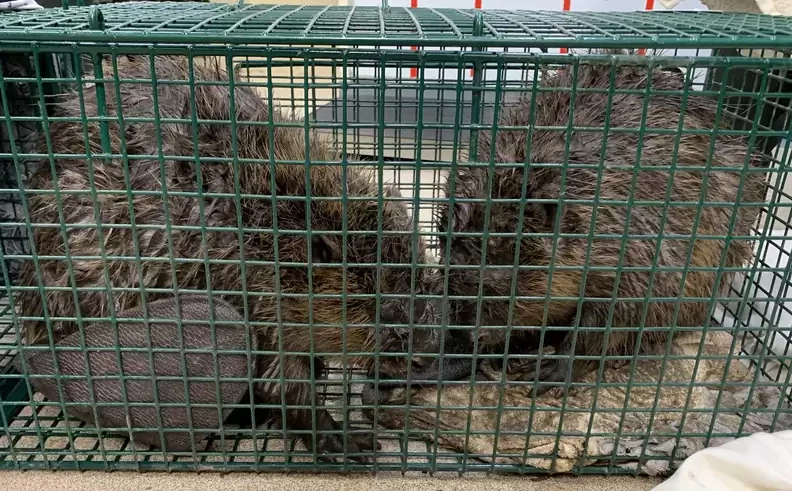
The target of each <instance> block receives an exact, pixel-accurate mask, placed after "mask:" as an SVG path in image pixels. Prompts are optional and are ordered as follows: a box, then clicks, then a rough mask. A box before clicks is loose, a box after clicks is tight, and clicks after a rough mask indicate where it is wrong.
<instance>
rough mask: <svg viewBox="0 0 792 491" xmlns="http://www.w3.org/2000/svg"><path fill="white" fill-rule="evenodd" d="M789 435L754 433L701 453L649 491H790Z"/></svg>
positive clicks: (791, 442)
mask: <svg viewBox="0 0 792 491" xmlns="http://www.w3.org/2000/svg"><path fill="white" fill-rule="evenodd" d="M790 462H792V431H780V432H777V433H772V434H770V433H756V434H754V435H751V436H747V437H743V438H738V439H736V440H734V441H731V442H729V443H726V444H724V445H721V446H720V447H710V448H707V449H704V450H700V451H699V452H696V453H695V454H693V455H691V456H690V457H688V458H687V460H685V462H684V463H683V464H682V465H681V466H680V467H679V469H678V470H677V471H676V473H674V475H673V476H671V477H670V478H669V479H668V480H667V481H665V482H663V483H662V484H660V485H658V486H656V487H655V488H654V489H653V490H652V491H771V490H784V489H792V466H790Z"/></svg>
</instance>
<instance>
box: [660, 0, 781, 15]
mask: <svg viewBox="0 0 792 491" xmlns="http://www.w3.org/2000/svg"><path fill="white" fill-rule="evenodd" d="M681 1H682V0H660V3H662V4H663V6H664V7H665V8H667V9H673V8H674V7H676V6H677V5H679V3H680V2H681ZM701 3H703V4H704V5H706V6H707V8H709V9H710V10H722V11H724V12H752V13H762V14H768V15H792V0H701Z"/></svg>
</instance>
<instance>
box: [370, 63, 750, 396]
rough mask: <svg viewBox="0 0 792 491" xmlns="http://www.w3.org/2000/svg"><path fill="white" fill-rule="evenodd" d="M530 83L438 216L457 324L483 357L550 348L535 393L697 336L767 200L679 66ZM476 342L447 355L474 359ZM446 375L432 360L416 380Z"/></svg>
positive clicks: (743, 141)
mask: <svg viewBox="0 0 792 491" xmlns="http://www.w3.org/2000/svg"><path fill="white" fill-rule="evenodd" d="M540 88H541V89H542V90H541V91H537V94H536V96H535V98H533V99H532V98H530V97H523V98H522V99H521V101H520V103H519V104H517V105H516V107H512V108H505V107H504V108H502V113H501V116H500V118H499V127H498V129H497V133H496V134H495V136H494V143H493V138H492V136H491V132H489V131H482V133H481V136H480V144H479V147H478V155H477V159H476V160H477V161H479V162H491V161H494V164H479V165H478V166H473V165H471V166H459V169H457V170H456V171H455V172H452V173H451V174H450V176H449V178H448V180H447V182H446V193H447V196H453V197H454V200H455V202H454V203H453V206H451V205H450V203H449V202H444V203H443V204H442V205H441V206H442V209H441V214H440V218H439V221H438V229H439V230H440V248H439V249H440V253H441V255H442V257H441V260H440V262H441V264H443V265H445V266H446V267H448V266H450V269H449V270H448V275H449V280H448V285H449V287H448V288H449V292H448V294H449V296H466V297H468V298H467V299H453V298H452V300H451V307H450V309H449V310H450V312H451V315H452V319H451V323H452V324H456V325H461V326H471V327H474V326H476V325H478V326H479V330H478V346H479V349H480V351H482V352H485V353H490V354H492V353H503V352H504V348H505V344H506V342H507V340H508V342H509V349H508V351H509V352H510V353H511V354H535V353H537V351H538V350H539V349H542V350H543V351H544V347H547V346H550V347H552V348H553V350H554V351H555V352H556V354H555V355H554V356H553V357H548V358H544V359H542V360H541V362H540V363H541V365H540V367H539V368H537V366H536V365H537V361H536V359H534V360H530V359H527V360H523V361H521V363H520V366H521V370H522V373H520V374H516V375H515V376H517V377H518V378H523V379H528V380H537V381H538V382H539V384H538V385H537V387H536V389H535V392H536V393H541V392H544V391H545V390H547V389H549V388H552V386H553V385H558V383H559V382H563V381H567V380H569V377H570V375H571V380H573V381H574V380H578V379H579V376H580V374H581V372H582V371H583V370H586V369H588V368H589V367H590V365H591V364H592V362H596V359H597V358H601V357H602V356H613V355H623V356H632V355H633V353H634V352H635V350H636V348H640V350H642V351H646V350H651V349H653V348H657V347H661V346H664V344H665V342H666V340H667V339H668V336H669V332H670V331H672V330H674V329H675V328H677V327H679V328H687V329H686V330H690V328H695V327H699V326H703V325H704V324H705V323H706V322H707V320H708V319H707V317H708V315H709V314H710V310H711V309H710V306H711V304H712V302H713V300H712V299H713V298H716V297H717V296H718V294H719V293H720V292H722V291H723V290H724V289H725V288H726V286H727V285H728V284H729V283H730V282H731V279H732V277H733V275H734V273H733V268H738V267H741V266H744V265H745V264H746V263H747V262H748V261H749V260H750V259H751V258H752V256H753V254H752V244H751V241H750V237H749V236H750V234H751V226H752V225H753V224H754V223H755V221H756V220H757V217H758V214H759V210H760V209H761V206H762V205H763V202H764V200H765V193H766V185H765V174H764V173H763V169H762V168H761V167H760V166H759V165H758V162H759V158H758V157H759V156H755V155H751V154H749V141H748V138H747V137H743V136H732V135H724V134H718V133H716V132H717V129H718V128H730V126H729V121H728V119H727V118H726V117H725V115H721V112H720V111H718V108H717V102H716V101H715V100H713V99H712V98H709V97H705V96H703V95H701V94H697V93H696V92H694V91H693V90H692V88H691V86H690V84H689V83H687V82H686V80H685V75H684V74H683V72H681V71H679V70H675V71H674V70H661V69H653V70H649V69H647V68H645V67H639V66H634V67H631V66H624V65H618V66H617V65H615V64H611V63H610V62H608V61H607V59H606V61H604V62H600V64H581V65H580V66H579V67H573V66H566V67H564V68H561V69H559V70H558V71H556V72H555V73H548V74H547V75H546V76H545V77H544V78H543V80H541V85H540ZM611 88H612V89H614V90H613V91H610V89H611ZM609 92H611V94H610V95H609ZM654 92H659V93H657V94H655V93H654ZM559 128H561V129H559ZM669 130H670V131H669ZM498 163H507V164H523V165H511V166H499V165H498ZM567 163H568V166H566V165H561V164H567ZM485 224H488V226H486V225H485ZM449 225H450V228H449ZM490 234H491V235H490ZM518 234H519V238H518ZM515 275H516V276H515ZM479 295H480V296H482V298H481V300H479V299H477V298H476V297H478V296H479ZM471 297H472V298H471ZM510 297H513V298H514V299H512V300H508V298H510ZM479 322H480V323H479ZM509 326H511V329H508V327H509ZM548 328H549V329H548ZM542 331H544V332H545V335H544V336H542V335H541V334H540V333H541V332H542ZM474 333H475V330H474V329H468V330H459V331H458V332H456V333H455V335H454V336H453V338H451V344H454V343H461V344H463V345H467V346H468V348H467V349H468V352H469V353H471V347H472V344H473V340H474V337H473V334H474ZM509 333H510V335H509ZM638 344H640V346H638ZM540 345H541V346H540ZM457 351H459V347H457ZM575 356H583V357H587V358H586V359H582V360H580V359H579V360H576V361H575V362H574V365H573V359H574V357H575ZM514 361H517V360H514ZM444 365H445V368H444V372H445V374H446V379H448V377H450V378H454V377H464V376H466V375H467V376H469V374H470V373H471V371H472V370H471V369H472V364H471V361H470V360H469V359H463V358H456V359H448V360H445V362H444ZM402 377H403V375H402ZM440 378H442V377H440V374H438V365H437V363H435V364H434V365H432V366H431V367H429V368H428V369H427V370H425V371H424V372H421V373H416V374H414V375H413V380H416V379H424V380H431V379H440ZM389 385H393V384H392V383H389V384H381V387H387V386H389ZM396 385H403V384H396ZM414 385H420V384H414ZM369 398H370V399H373V398H372V397H371V396H369Z"/></svg>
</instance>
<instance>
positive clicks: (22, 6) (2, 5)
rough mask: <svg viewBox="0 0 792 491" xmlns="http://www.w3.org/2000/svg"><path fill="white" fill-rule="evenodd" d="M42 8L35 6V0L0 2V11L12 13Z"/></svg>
mask: <svg viewBox="0 0 792 491" xmlns="http://www.w3.org/2000/svg"><path fill="white" fill-rule="evenodd" d="M41 8H44V7H42V6H41V5H39V4H37V3H36V1H35V0H10V1H5V2H4V1H0V11H3V10H7V11H14V10H36V9H41Z"/></svg>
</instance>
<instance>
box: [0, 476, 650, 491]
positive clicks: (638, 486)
mask: <svg viewBox="0 0 792 491" xmlns="http://www.w3.org/2000/svg"><path fill="white" fill-rule="evenodd" d="M0 480H1V481H2V485H0V488H2V489H3V490H4V491H38V490H50V489H53V490H58V491H72V490H74V491H77V490H79V491H84V490H97V491H114V490H124V491H130V490H133V491H160V490H174V491H175V490H190V489H196V490H207V491H208V490H211V491H225V490H228V491H241V490H247V489H251V490H252V489H255V490H263V491H266V490H277V491H284V490H289V489H298V490H301V491H318V490H322V491H329V490H335V489H343V490H344V491H358V490H359V491H391V490H392V491H402V490H404V489H409V490H416V491H451V490H460V491H468V490H469V491H480V490H481V488H482V484H485V485H486V487H487V491H512V490H521V491H522V490H525V491H533V490H537V491H538V490H541V491H555V490H569V491H588V490H596V491H643V490H650V489H652V488H653V487H654V486H656V485H657V484H659V483H660V481H661V480H660V479H649V478H636V477H621V476H620V477H616V476H613V477H603V476H582V477H572V476H562V477H544V476H537V477H529V476H516V477H492V476H490V477H486V476H483V475H482V476H478V475H477V476H472V477H468V478H448V477H442V478H441V477H415V478H410V477H401V476H399V475H396V476H394V477H390V476H387V475H383V476H378V477H371V476H367V475H357V476H341V475H294V474H292V475H284V474H238V473H235V474H226V475H220V474H212V473H206V474H186V473H184V474H182V473H174V474H167V473H154V472H150V473H145V474H135V473H132V472H115V473H104V472H83V473H79V472H68V471H63V472H48V471H27V472H3V473H0Z"/></svg>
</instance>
